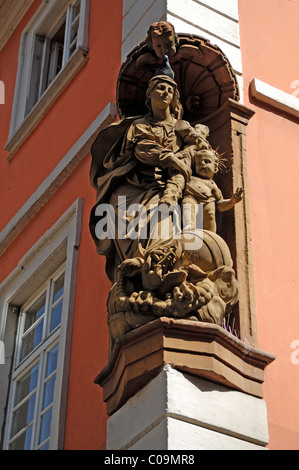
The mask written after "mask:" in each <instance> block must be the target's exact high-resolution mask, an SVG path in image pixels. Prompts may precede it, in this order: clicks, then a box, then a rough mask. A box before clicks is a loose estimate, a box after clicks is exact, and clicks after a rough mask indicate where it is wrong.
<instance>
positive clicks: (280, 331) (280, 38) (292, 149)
mask: <svg viewBox="0 0 299 470" xmlns="http://www.w3.org/2000/svg"><path fill="white" fill-rule="evenodd" d="M239 15H240V21H239V23H240V36H241V52H242V62H243V78H244V103H245V104H246V105H247V106H249V107H250V108H252V109H254V110H255V111H256V114H255V115H254V116H253V118H252V119H251V121H250V122H249V125H248V131H247V158H248V174H249V188H250V194H249V200H250V208H251V211H250V214H251V226H252V243H253V262H254V277H255V293H256V308H257V327H258V339H259V347H260V348H261V349H263V350H265V351H268V352H271V353H273V354H275V355H276V360H275V361H274V363H272V364H271V365H270V366H269V367H268V369H267V370H266V382H265V387H264V392H265V400H266V402H267V409H268V421H269V435H270V443H269V448H270V449H299V406H298V397H299V363H298V364H294V363H292V360H291V355H292V353H293V356H294V352H295V351H294V349H292V348H291V343H292V342H293V341H294V340H298V341H299V310H298V301H297V293H298V291H299V276H298V269H297V264H298V260H299V257H298V233H299V218H298V205H297V200H298V194H297V193H298V187H299V160H298V120H297V121H296V120H295V119H294V118H292V117H290V116H288V115H286V114H284V113H281V112H279V111H277V110H274V109H271V108H270V107H267V106H265V105H263V104H260V103H258V102H257V101H254V100H252V98H251V96H250V93H249V84H250V82H251V81H252V80H253V78H257V79H259V80H262V81H264V82H266V83H268V84H269V85H272V86H274V87H276V88H279V89H281V90H282V91H284V92H286V93H289V94H292V93H294V92H295V93H296V90H295V89H294V88H292V83H293V82H294V81H295V80H298V84H297V88H298V85H299V74H298V73H299V54H298V40H299V23H298V18H299V2H298V1H296V0H250V1H248V0H239ZM297 348H298V346H297ZM297 358H299V354H298V355H297ZM293 362H294V361H293Z"/></svg>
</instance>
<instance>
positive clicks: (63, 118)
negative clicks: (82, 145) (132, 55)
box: [0, 0, 122, 450]
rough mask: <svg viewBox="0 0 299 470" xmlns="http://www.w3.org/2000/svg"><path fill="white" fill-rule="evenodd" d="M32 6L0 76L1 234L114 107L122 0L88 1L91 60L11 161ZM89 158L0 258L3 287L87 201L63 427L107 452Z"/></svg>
mask: <svg viewBox="0 0 299 470" xmlns="http://www.w3.org/2000/svg"><path fill="white" fill-rule="evenodd" d="M40 3H41V2H40V0H38V1H35V2H34V3H33V5H32V6H31V8H30V9H29V10H28V12H27V14H26V15H25V16H24V18H23V20H22V21H21V23H20V24H19V26H18V27H17V29H16V30H15V32H14V33H13V35H12V36H11V38H10V39H9V41H8V42H7V44H6V45H5V47H4V49H3V50H2V51H1V62H0V74H1V75H0V79H1V80H2V81H3V82H4V83H5V85H6V90H5V92H6V93H5V98H6V102H5V105H2V106H1V107H0V112H1V126H0V200H1V202H2V205H1V220H0V231H1V230H2V229H3V228H4V227H5V226H6V224H7V223H8V222H9V220H10V219H11V218H12V217H13V216H14V215H15V214H16V212H17V211H18V210H19V209H20V208H21V207H22V206H23V204H24V203H25V202H26V201H27V200H28V198H29V197H30V196H31V195H32V193H33V192H34V191H35V190H36V189H37V188H38V186H39V185H40V184H41V183H43V181H44V180H45V178H47V176H48V175H49V173H51V171H53V169H54V168H55V167H56V165H57V164H58V163H59V162H60V160H61V159H62V158H63V157H64V156H65V154H66V153H67V152H68V151H69V150H70V148H71V147H72V146H73V145H74V143H75V142H76V141H77V140H78V139H79V138H80V136H81V135H82V134H83V133H84V132H85V131H86V129H87V128H88V127H89V126H90V125H91V124H92V122H93V121H94V120H95V118H96V117H97V116H98V115H99V113H100V112H101V111H102V110H103V109H104V108H105V106H106V105H107V104H108V103H109V102H115V100H116V98H115V94H116V80H117V74H118V71H119V68H120V65H121V34H122V0H113V2H110V3H109V8H106V4H107V2H106V0H91V9H90V26H89V53H88V57H89V60H88V62H87V64H86V65H85V66H84V67H83V69H82V70H81V71H80V72H79V74H78V75H77V76H76V77H75V78H74V79H73V81H72V82H71V84H70V85H69V86H68V87H67V89H66V90H65V91H64V92H63V94H62V95H61V96H60V98H59V99H58V100H57V102H56V103H55V104H54V105H53V106H52V108H51V109H50V111H49V112H48V114H47V115H46V116H45V117H44V119H43V120H42V122H41V123H40V124H39V125H38V127H37V128H36V129H35V131H34V132H33V133H32V135H30V137H28V139H27V140H26V141H25V143H24V144H23V145H22V147H21V148H20V149H19V151H18V152H17V153H16V154H15V155H14V157H13V158H12V160H11V161H10V162H9V161H8V160H7V157H8V152H6V151H4V150H3V148H4V145H5V143H6V142H7V140H8V133H9V125H10V118H11V110H12V104H13V95H14V87H15V80H16V73H17V61H18V53H19V46H20V38H21V32H22V30H23V29H24V27H25V25H26V24H27V23H28V21H29V19H30V18H31V17H32V15H33V13H34V12H35V10H36V9H37V8H38V6H39V5H40ZM90 162H91V157H90V154H88V155H86V157H85V158H84V159H83V161H82V162H81V163H80V164H79V165H78V166H77V168H76V169H75V170H74V171H73V172H72V173H71V174H70V176H69V177H68V179H67V180H66V181H65V182H64V183H63V185H62V186H61V187H59V188H58V189H57V191H56V192H55V193H54V195H53V196H52V197H51V198H50V200H49V201H48V202H47V203H46V204H45V205H44V206H43V208H42V209H40V210H39V211H38V213H37V214H36V216H35V217H34V218H33V219H32V220H31V221H30V222H29V223H28V225H26V227H25V228H24V229H23V231H22V232H21V233H20V235H19V236H18V237H17V238H16V239H15V240H14V241H13V243H12V244H11V245H10V246H9V248H8V249H7V250H6V251H5V252H4V253H3V255H2V256H1V259H0V262H1V270H0V282H1V281H3V280H4V279H5V278H6V277H7V276H8V275H9V274H10V272H11V271H12V270H13V269H14V268H15V267H16V266H17V264H18V262H19V260H20V259H21V258H22V257H23V256H24V255H25V254H26V253H27V252H28V250H30V248H31V247H32V246H33V245H34V243H36V242H37V241H38V240H39V238H40V237H41V236H42V235H43V234H44V233H45V232H46V231H47V230H48V229H49V228H50V227H52V226H53V224H55V222H56V221H57V220H58V219H59V218H60V217H61V215H62V214H64V212H65V211H66V210H67V209H68V208H69V207H70V206H71V205H72V204H73V202H74V201H75V200H76V199H77V198H81V199H83V216H82V234H81V243H80V248H79V251H78V264H77V281H76V294H75V309H74V321H73V330H72V346H71V360H70V374H69V383H68V397H67V412H66V423H65V443H64V448H65V449H83V450H88V449H104V448H105V441H106V419H107V417H106V406H105V404H104V402H103V399H102V396H101V390H100V388H99V387H98V386H97V385H95V384H94V383H93V379H94V378H95V376H96V375H97V374H98V372H99V370H100V369H102V368H103V366H104V365H105V364H106V362H107V354H108V328H107V323H106V299H107V295H108V291H109V289H110V284H109V282H108V280H107V278H106V276H105V272H104V264H105V260H104V258H103V257H100V256H97V254H96V249H95V245H94V243H93V241H92V238H91V235H90V233H89V227H88V223H89V213H90V209H91V207H92V206H93V204H94V202H95V192H94V189H93V188H92V187H91V185H90V183H89V168H90Z"/></svg>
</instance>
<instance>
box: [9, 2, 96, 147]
mask: <svg viewBox="0 0 299 470" xmlns="http://www.w3.org/2000/svg"><path fill="white" fill-rule="evenodd" d="M89 3H90V0H72V1H71V0H48V1H47V2H46V1H43V2H42V4H41V6H40V8H39V9H38V10H37V12H36V14H35V15H34V16H33V18H32V19H31V21H30V22H29V24H28V25H27V27H26V28H25V30H24V31H23V34H22V38H21V47H20V51H19V67H18V75H17V81H16V88H15V97H14V104H13V112H12V119H11V126H10V133H9V140H8V142H7V144H6V146H5V149H6V150H8V151H9V152H10V153H11V156H12V155H13V154H14V153H15V152H16V151H17V149H18V148H19V147H20V145H21V144H22V143H23V141H24V140H25V139H26V138H27V137H28V135H29V134H30V133H31V132H32V130H33V129H34V128H35V127H36V126H37V124H38V123H39V122H40V121H41V119H42V118H43V116H44V115H45V113H46V112H47V110H48V109H49V108H50V107H51V106H52V104H53V103H54V101H55V100H56V99H57V98H58V96H59V95H60V94H61V92H62V91H63V90H64V89H65V88H66V86H67V85H68V84H69V82H70V80H72V79H73V78H74V76H75V75H76V74H77V72H78V71H79V70H80V69H81V68H82V67H83V65H84V64H85V63H86V61H87V52H88V23H89Z"/></svg>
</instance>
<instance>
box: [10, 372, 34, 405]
mask: <svg viewBox="0 0 299 470" xmlns="http://www.w3.org/2000/svg"><path fill="white" fill-rule="evenodd" d="M38 369H39V363H37V364H35V365H34V366H33V367H32V369H30V371H28V372H27V373H26V374H25V375H23V377H22V378H21V379H20V380H19V381H18V383H17V387H16V394H15V405H17V404H18V403H20V402H21V401H22V400H23V399H24V398H25V397H26V396H27V395H29V393H31V392H33V390H34V389H35V388H36V386H37V378H38Z"/></svg>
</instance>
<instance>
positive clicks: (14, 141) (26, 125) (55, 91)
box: [4, 48, 88, 160]
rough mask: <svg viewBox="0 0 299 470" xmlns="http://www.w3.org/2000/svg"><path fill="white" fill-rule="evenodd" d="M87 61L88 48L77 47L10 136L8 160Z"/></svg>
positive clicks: (7, 145) (7, 148)
mask: <svg viewBox="0 0 299 470" xmlns="http://www.w3.org/2000/svg"><path fill="white" fill-rule="evenodd" d="M87 61H88V57H87V56H86V50H84V49H82V48H78V49H76V51H75V52H74V53H73V55H72V57H71V58H70V60H69V61H68V62H67V64H66V65H65V67H64V68H63V69H62V70H61V71H60V72H59V74H58V75H57V76H56V77H55V79H54V80H53V82H52V83H51V85H50V86H49V87H48V88H47V90H46V91H45V93H44V94H43V95H42V97H41V98H40V99H39V101H38V102H37V103H36V105H35V106H34V107H33V109H32V110H31V111H30V113H29V114H28V115H27V116H26V118H25V119H24V121H23V122H22V124H21V125H20V126H19V127H18V129H17V130H16V131H15V133H14V134H13V135H12V136H11V137H10V138H9V140H8V142H7V143H6V145H5V147H4V149H5V150H7V151H8V152H9V156H8V158H7V160H11V159H12V157H13V156H14V154H15V153H16V152H17V151H18V149H19V148H20V147H21V145H22V144H23V143H24V141H25V140H26V139H27V137H28V136H29V135H30V134H31V133H32V132H33V131H34V129H35V128H36V127H37V125H38V124H39V123H40V122H41V120H42V119H43V117H44V116H45V115H46V114H47V112H48V111H49V109H50V108H51V106H52V105H53V104H54V102H55V101H56V100H57V98H58V97H59V96H60V95H61V93H62V92H63V91H64V90H65V88H66V87H67V86H68V84H69V83H70V82H71V80H72V79H73V78H74V77H75V75H76V74H77V73H78V72H79V70H81V68H82V67H83V66H84V65H85V64H86V62H87Z"/></svg>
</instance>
